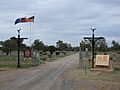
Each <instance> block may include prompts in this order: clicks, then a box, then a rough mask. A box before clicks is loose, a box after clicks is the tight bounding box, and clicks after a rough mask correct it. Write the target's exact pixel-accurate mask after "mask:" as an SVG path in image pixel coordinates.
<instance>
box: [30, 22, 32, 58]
mask: <svg viewBox="0 0 120 90" xmlns="http://www.w3.org/2000/svg"><path fill="white" fill-rule="evenodd" d="M31 30H32V25H31V22H30V55H31V60H32V43H31V40H32V39H31V38H32V37H31Z"/></svg>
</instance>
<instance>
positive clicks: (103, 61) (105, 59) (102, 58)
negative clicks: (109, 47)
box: [95, 55, 110, 66]
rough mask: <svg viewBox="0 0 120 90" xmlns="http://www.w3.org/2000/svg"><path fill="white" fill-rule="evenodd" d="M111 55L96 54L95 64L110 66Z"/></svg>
mask: <svg viewBox="0 0 120 90" xmlns="http://www.w3.org/2000/svg"><path fill="white" fill-rule="evenodd" d="M109 62H110V60H109V55H96V60H95V65H98V66H109Z"/></svg>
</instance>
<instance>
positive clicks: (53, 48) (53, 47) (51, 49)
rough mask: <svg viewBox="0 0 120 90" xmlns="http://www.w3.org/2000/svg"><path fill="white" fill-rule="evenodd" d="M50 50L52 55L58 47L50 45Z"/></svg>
mask: <svg viewBox="0 0 120 90" xmlns="http://www.w3.org/2000/svg"><path fill="white" fill-rule="evenodd" d="M48 51H49V52H50V54H51V55H52V54H53V52H55V51H56V47H55V46H53V45H51V46H48Z"/></svg>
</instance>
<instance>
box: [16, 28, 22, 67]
mask: <svg viewBox="0 0 120 90" xmlns="http://www.w3.org/2000/svg"><path fill="white" fill-rule="evenodd" d="M20 30H21V29H19V30H17V31H18V44H17V45H18V65H17V67H18V68H20Z"/></svg>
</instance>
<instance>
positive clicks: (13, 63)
mask: <svg viewBox="0 0 120 90" xmlns="http://www.w3.org/2000/svg"><path fill="white" fill-rule="evenodd" d="M73 53H75V52H67V53H66V55H58V56H56V55H52V56H50V57H49V56H48V55H39V57H37V58H36V59H35V61H32V60H31V59H30V58H24V57H20V68H21V69H23V68H30V67H33V66H37V65H40V64H42V63H45V62H52V61H55V60H58V59H59V58H62V57H65V56H68V55H71V54H73ZM1 68H2V69H3V68H5V69H17V56H4V55H3V56H2V55H1V56H0V69H1Z"/></svg>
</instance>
